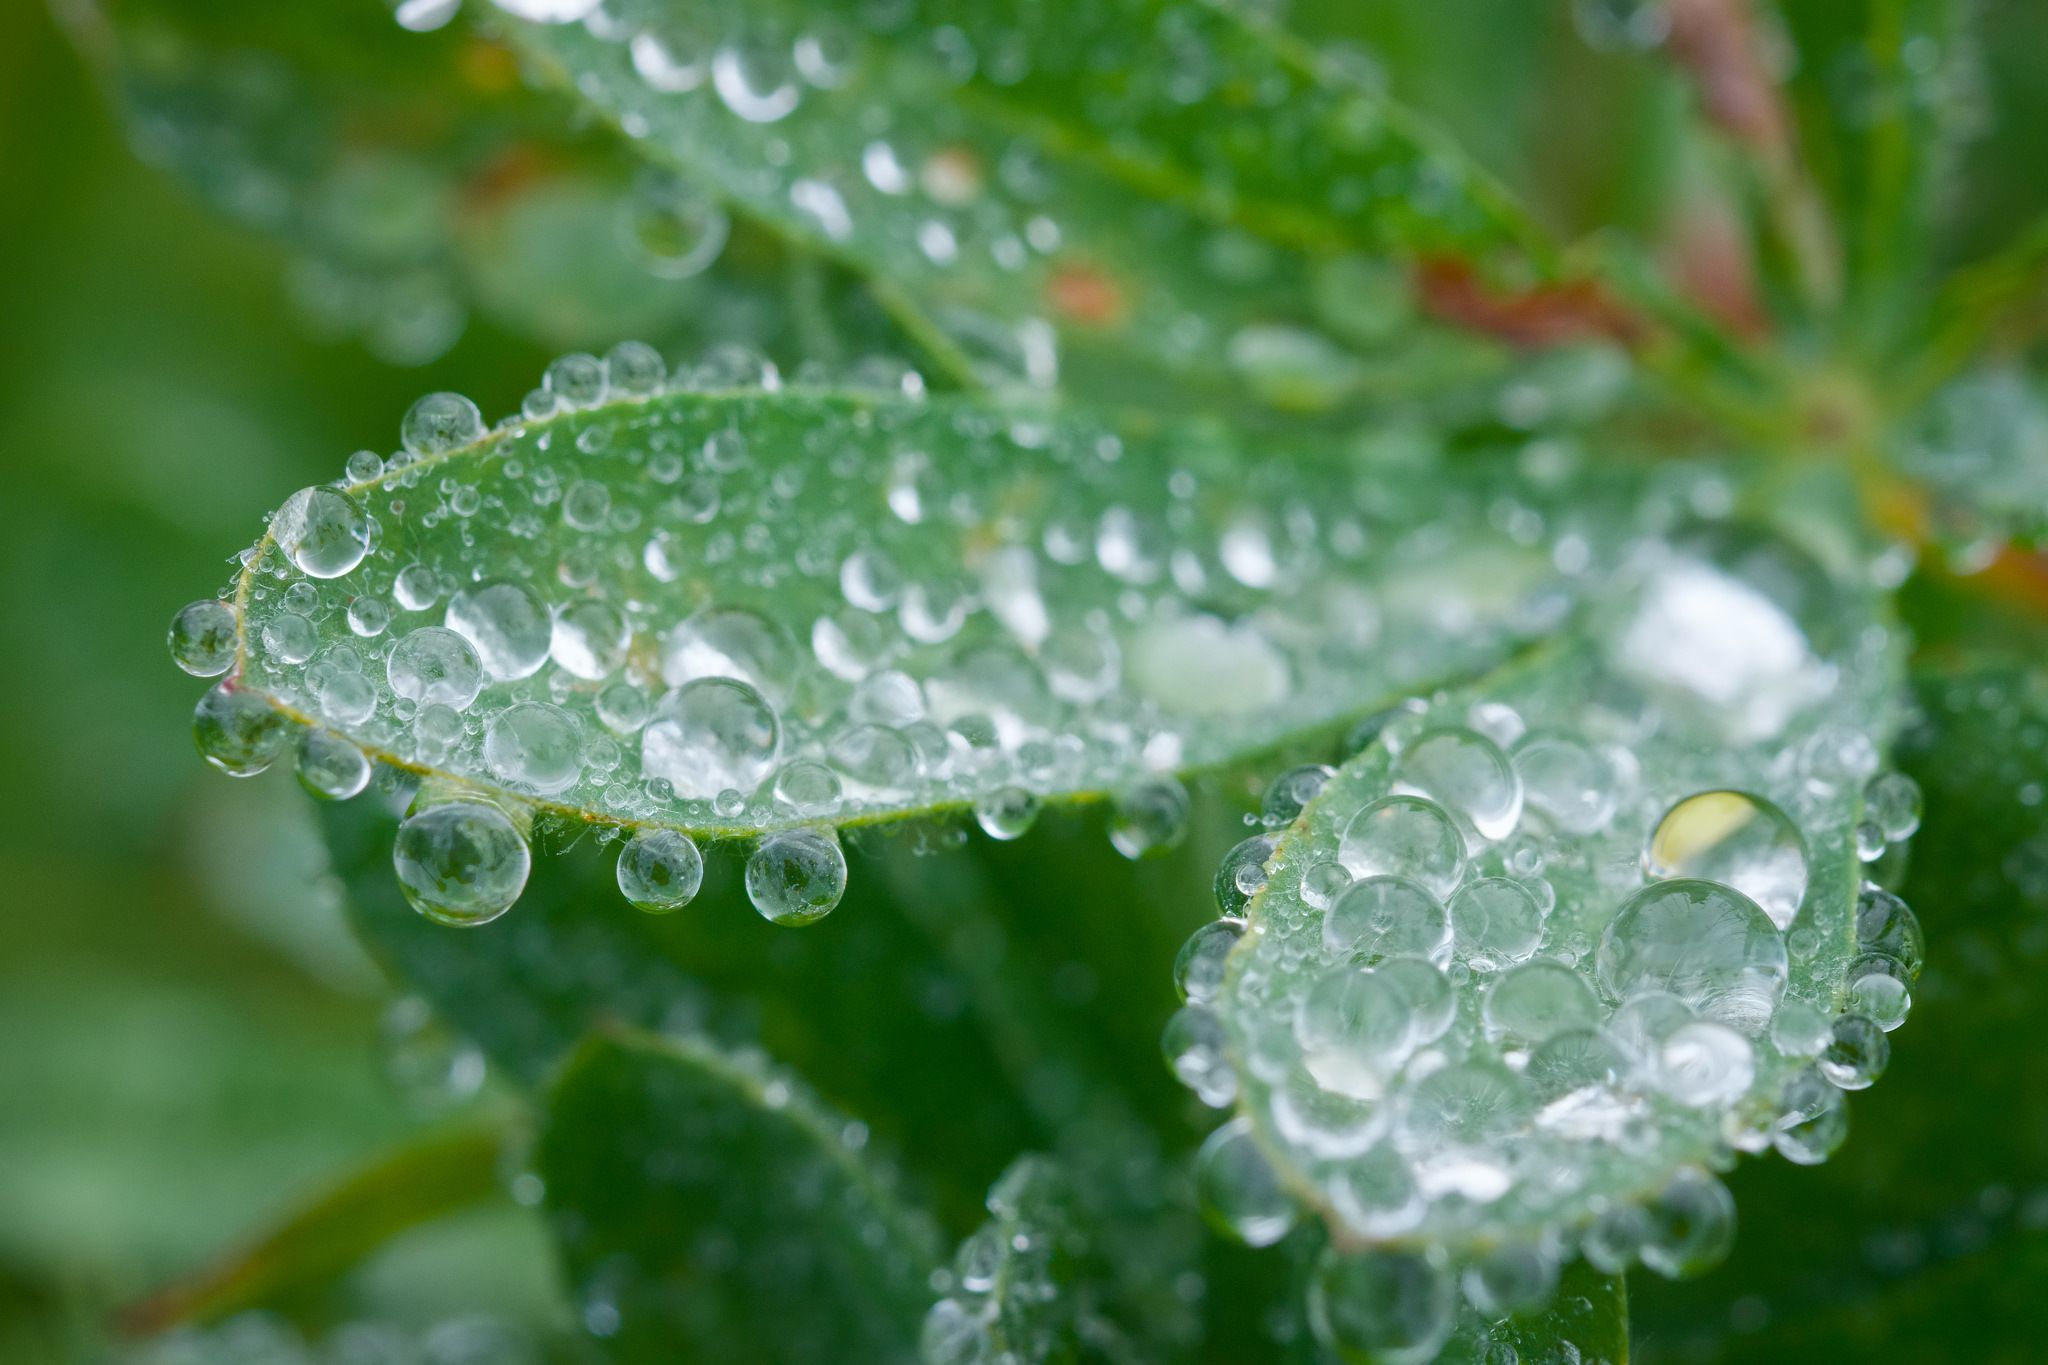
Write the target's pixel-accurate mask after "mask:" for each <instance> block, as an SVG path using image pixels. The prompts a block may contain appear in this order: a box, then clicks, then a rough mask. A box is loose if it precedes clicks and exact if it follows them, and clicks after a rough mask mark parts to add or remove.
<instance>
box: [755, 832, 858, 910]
mask: <svg viewBox="0 0 2048 1365" xmlns="http://www.w3.org/2000/svg"><path fill="white" fill-rule="evenodd" d="M845 893H846V854H845V853H844V852H842V851H841V850H840V847H839V839H838V837H837V836H836V835H834V834H833V833H832V832H831V831H829V830H814V829H792V830H784V831H783V832H781V833H779V834H771V835H769V836H768V837H767V838H765V839H763V840H762V841H761V843H760V846H759V847H757V848H756V849H755V850H754V852H753V855H752V856H751V857H749V858H748V859H747V899H748V900H749V901H752V902H753V905H754V908H755V909H756V910H758V911H760V912H761V918H763V919H765V920H767V921H769V922H770V923H772V924H791V925H795V924H811V923H814V922H815V921H817V920H821V919H823V918H824V917H825V916H826V915H829V914H831V913H832V909H833V907H834V906H836V905H838V904H839V898H840V897H841V896H842V895H844V894H845Z"/></svg>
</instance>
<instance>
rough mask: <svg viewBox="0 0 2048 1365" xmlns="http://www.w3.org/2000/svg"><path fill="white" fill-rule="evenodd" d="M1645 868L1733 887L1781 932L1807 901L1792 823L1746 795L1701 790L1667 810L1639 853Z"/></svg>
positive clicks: (1800, 844)
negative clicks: (1767, 916) (1647, 842)
mask: <svg viewBox="0 0 2048 1365" xmlns="http://www.w3.org/2000/svg"><path fill="white" fill-rule="evenodd" d="M1643 870H1644V871H1645V872H1647V873H1649V874H1650V875H1651V876H1652V877H1688V878H1693V879H1696V880H1699V881H1709V882H1719V883H1720V884H1721V885H1723V886H1732V887H1734V888H1735V889H1736V890H1737V891H1740V892H1741V893H1742V894H1743V895H1745V896H1747V897H1749V898H1750V899H1751V900H1753V901H1755V902H1756V903H1757V904H1758V905H1760V906H1762V907H1763V911H1764V913H1765V914H1766V915H1769V916H1770V917H1771V923H1772V924H1775V925H1776V926H1777V927H1778V928H1780V929H1783V928H1785V927H1786V926H1787V925H1789V924H1791V923H1792V919H1793V916H1795V915H1797V914H1798V913H1799V903H1800V902H1801V901H1802V900H1804V899H1805V898H1806V844H1805V842H1804V841H1803V840H1802V839H1801V838H1800V837H1799V828H1798V826H1796V825H1794V824H1793V823H1792V821H1791V819H1790V818H1789V817H1788V816H1786V814H1785V813H1784V812H1783V811H1781V810H1779V809H1778V808H1777V807H1776V806H1774V805H1772V804H1771V803H1770V802H1768V801H1766V800H1764V799H1763V798H1762V797H1760V796H1751V795H1749V794H1748V793H1747V792H1736V791H1718V792H1701V793H1700V794H1699V795H1697V796H1688V797H1687V798H1686V799H1685V800H1683V801H1680V802H1679V803H1678V804H1677V805H1675V806H1673V807H1672V808H1671V809H1670V810H1668V811H1666V812H1665V813H1664V818H1663V819H1662V820H1660V821H1658V822H1657V828H1656V831H1655V832H1654V833H1653V834H1651V836H1650V844H1649V847H1648V848H1647V849H1645V850H1644V852H1643Z"/></svg>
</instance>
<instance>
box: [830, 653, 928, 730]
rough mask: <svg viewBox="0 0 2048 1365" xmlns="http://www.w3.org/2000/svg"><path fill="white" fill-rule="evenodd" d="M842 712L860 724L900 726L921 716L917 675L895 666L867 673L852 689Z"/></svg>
mask: <svg viewBox="0 0 2048 1365" xmlns="http://www.w3.org/2000/svg"><path fill="white" fill-rule="evenodd" d="M846 714H847V717H848V718H849V719H851V720H854V721H857V722H859V723H861V724H864V725H888V726H893V727H894V728H896V729H899V730H900V729H902V728H903V727H904V726H906V725H915V724H916V723H917V722H918V721H921V720H923V719H924V691H923V689H921V688H919V687H918V685H917V679H915V678H913V677H911V676H910V675H909V674H908V673H905V672H902V671H901V670H899V669H894V668H891V669H886V670H884V671H883V672H880V673H870V674H869V675H868V676H867V677H866V678H863V679H862V680H861V682H860V685H859V686H857V687H855V688H854V689H853V697H852V699H851V700H849V701H848V702H847V704H846Z"/></svg>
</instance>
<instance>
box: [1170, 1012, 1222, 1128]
mask: <svg viewBox="0 0 2048 1365" xmlns="http://www.w3.org/2000/svg"><path fill="white" fill-rule="evenodd" d="M1226 1046H1227V1042H1226V1040H1225V1038H1224V1035H1223V1021H1222V1020H1220V1019H1218V1018H1217V1017H1216V1015H1215V1012H1214V1011H1212V1010H1210V1009H1208V1008H1206V1007H1204V1006H1201V1005H1183V1006H1181V1007H1180V1008H1179V1009H1178V1010H1175V1011H1174V1012H1173V1014H1172V1016H1171V1017H1170V1018H1168V1019H1167V1021H1166V1028H1165V1030H1164V1031H1163V1032H1162V1033H1161V1034H1160V1038H1159V1050H1160V1052H1161V1053H1162V1054H1163V1055H1164V1056H1165V1058H1166V1065H1167V1067H1168V1069H1169V1070H1171V1071H1172V1072H1173V1074H1174V1076H1175V1077H1176V1078H1177V1079H1178V1080H1179V1081H1180V1083H1181V1084H1182V1085H1184V1086H1186V1087H1187V1088H1188V1089H1190V1090H1192V1091H1194V1092H1195V1098H1196V1099H1199V1100H1200V1101H1201V1102H1202V1103H1204V1104H1206V1105H1208V1106H1209V1107H1210V1108H1211V1109H1221V1108H1222V1107H1223V1106H1225V1105H1227V1104H1229V1103H1230V1102H1231V1101H1232V1100H1233V1099H1235V1098H1237V1073H1236V1072H1234V1071H1232V1070H1231V1068H1230V1062H1229V1059H1228V1058H1227V1057H1226V1055H1225V1048H1226Z"/></svg>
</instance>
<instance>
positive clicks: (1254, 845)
mask: <svg viewBox="0 0 2048 1365" xmlns="http://www.w3.org/2000/svg"><path fill="white" fill-rule="evenodd" d="M1279 846H1280V841H1279V840H1278V839H1275V838H1273V837H1272V836H1271V835H1267V834H1254V835H1253V836H1252V837H1251V838H1249V839H1246V840H1245V841H1244V842H1242V843H1240V844H1239V845H1237V847H1235V848H1233V849H1231V850H1230V852H1228V853H1226V854H1224V855H1223V862H1222V865H1221V866H1219V867H1218V868H1217V869H1216V907H1217V908H1218V909H1219V910H1221V911H1222V912H1223V913H1224V914H1226V915H1241V914H1243V913H1244V909H1245V907H1246V906H1247V905H1249V904H1250V903H1251V899H1252V897H1253V896H1256V895H1257V894H1258V893H1259V891H1260V889H1261V888H1263V887H1264V886H1265V884H1266V861H1267V860H1268V859H1269V858H1271V857H1272V856H1273V850H1274V849H1276V848H1278V847H1279Z"/></svg>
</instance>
